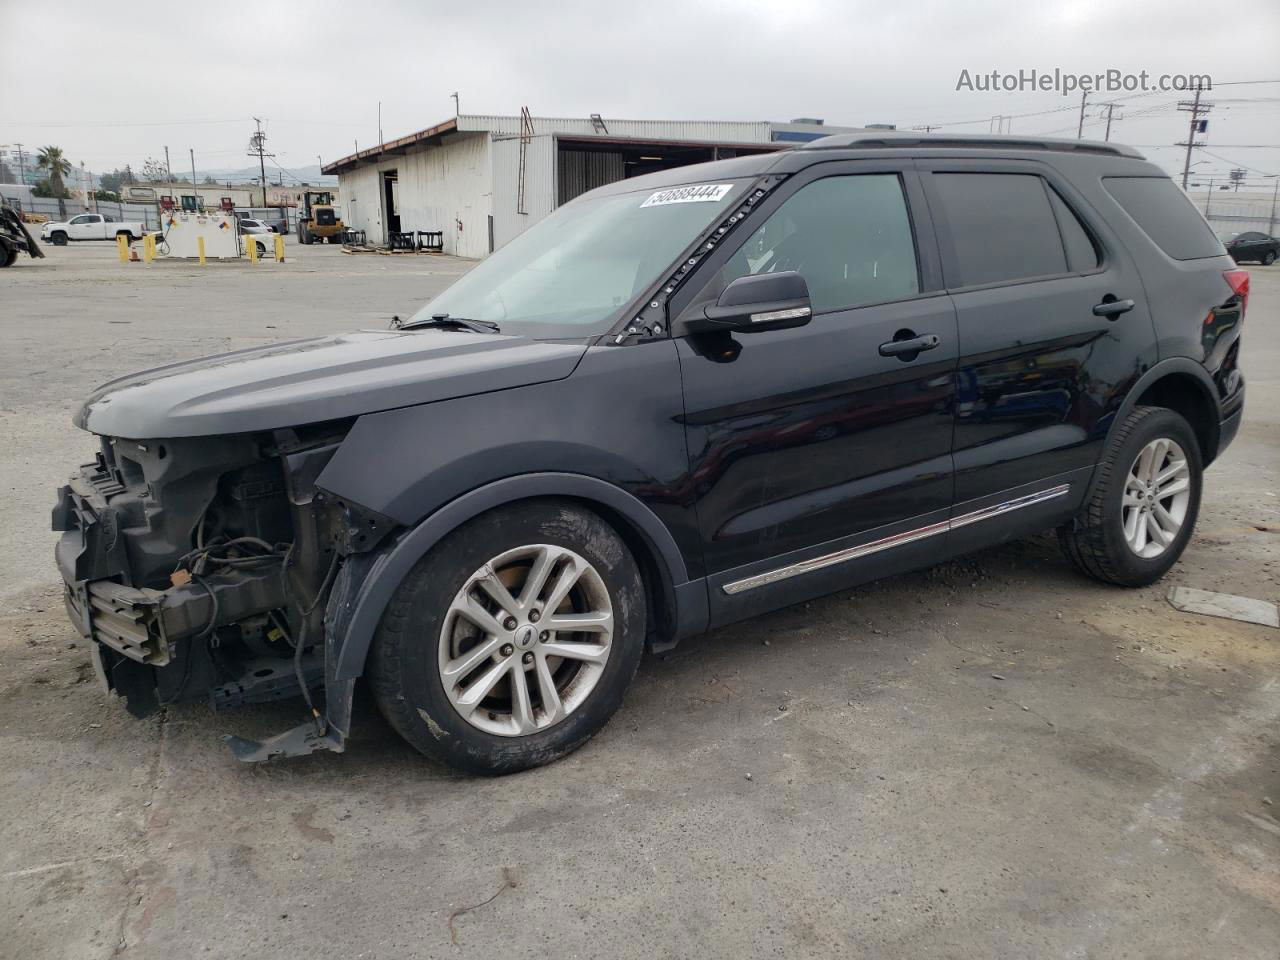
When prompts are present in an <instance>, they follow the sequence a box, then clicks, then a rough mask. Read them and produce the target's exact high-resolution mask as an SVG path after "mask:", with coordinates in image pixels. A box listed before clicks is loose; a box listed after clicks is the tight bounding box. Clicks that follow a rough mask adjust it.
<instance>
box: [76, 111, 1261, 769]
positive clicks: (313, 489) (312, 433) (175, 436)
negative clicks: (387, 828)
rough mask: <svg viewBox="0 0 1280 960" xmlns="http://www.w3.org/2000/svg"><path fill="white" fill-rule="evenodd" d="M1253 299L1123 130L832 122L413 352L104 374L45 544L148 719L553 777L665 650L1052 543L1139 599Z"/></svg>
mask: <svg viewBox="0 0 1280 960" xmlns="http://www.w3.org/2000/svg"><path fill="white" fill-rule="evenodd" d="M1248 292H1249V284H1248V275H1247V274H1246V273H1244V272H1242V271H1239V270H1237V269H1236V268H1235V265H1234V263H1233V262H1232V260H1231V258H1230V257H1228V256H1227V254H1226V251H1225V250H1224V249H1223V246H1222V244H1221V242H1220V241H1219V240H1218V238H1217V237H1215V236H1214V234H1213V232H1212V231H1211V230H1210V229H1209V226H1208V225H1207V224H1206V222H1205V221H1204V219H1203V218H1202V217H1201V216H1200V214H1199V213H1198V212H1196V210H1195V209H1194V208H1193V207H1192V205H1191V204H1190V203H1189V202H1188V200H1187V199H1186V197H1185V196H1184V195H1183V194H1182V192H1181V191H1180V190H1178V188H1177V187H1176V186H1175V185H1174V184H1173V182H1172V181H1171V180H1170V179H1169V178H1168V177H1167V176H1166V175H1165V174H1164V173H1163V172H1162V171H1161V170H1160V169H1159V168H1157V167H1155V166H1153V165H1152V164H1150V163H1147V162H1145V161H1144V160H1143V158H1142V157H1141V156H1140V155H1139V154H1138V153H1136V152H1135V151H1133V150H1132V149H1128V148H1125V147H1121V146H1116V145H1115V144H1104V143H1090V142H1087V141H1047V140H1021V139H1013V138H996V139H992V138H960V137H947V138H932V139H930V138H922V137H912V136H892V135H890V136H878V137H875V138H864V137H860V136H837V137H829V138H826V139H824V140H820V141H817V142H815V143H813V144H809V145H806V146H804V147H802V148H799V149H793V150H788V151H785V152H780V153H775V154H769V155H763V156H752V157H744V158H738V159H734V160H725V161H719V162H716V163H710V164H705V165H701V166H689V167H682V168H679V169H675V170H670V171H666V172H663V173H658V174H654V175H651V176H644V177H638V178H635V179H630V180H624V181H622V182H619V183H615V184H612V185H610V186H607V187H603V188H601V189H598V190H595V191H593V192H591V193H588V194H585V195H584V196H582V197H581V198H579V199H577V200H574V201H573V202H572V203H569V204H567V205H566V206H564V207H562V208H560V209H559V210H558V211H556V212H555V213H554V214H553V215H552V216H550V217H548V218H547V219H546V220H544V221H542V222H541V223H539V224H538V225H536V226H535V227H533V228H532V229H530V230H528V231H527V232H525V233H524V234H523V235H522V236H521V237H520V238H519V239H517V240H515V241H513V242H512V243H510V244H509V245H507V246H506V247H504V248H503V249H502V250H500V251H499V252H498V253H496V254H495V255H493V256H492V257H490V258H489V259H488V260H486V261H485V262H483V263H481V264H480V265H478V266H477V267H476V268H475V269H474V270H472V271H471V272H470V273H468V274H467V275H466V276H464V277H463V278H462V279H460V280H459V281H458V282H457V283H456V284H454V286H453V287H451V288H450V289H449V290H447V291H446V292H445V293H443V294H442V295H440V296H439V297H437V298H436V300H435V301H434V302H432V303H431V304H430V305H429V306H427V307H426V308H424V309H423V310H422V311H421V312H420V313H419V314H418V315H417V316H415V317H413V318H412V319H410V320H409V321H407V322H405V323H404V324H403V325H400V326H398V327H397V328H396V329H392V330H385V331H366V332H360V333H353V334H350V335H346V336H336V337H323V338H317V339H311V340H301V341H295V342H290V343H280V344H277V345H275V346H270V347H265V348H259V349H252V350H245V351H241V352H237V353H231V354H225V355H222V356H218V357H213V358H210V359H207V360H198V361H193V362H187V363H178V364H173V365H170V366H166V367H161V368H158V369H155V370H150V371H147V372H145V373H140V374H135V375H133V376H129V377H125V378H123V379H120V380H116V381H114V382H112V383H109V384H107V385H105V386H103V387H102V388H100V389H99V390H97V391H96V392H95V393H94V394H93V395H92V396H90V397H89V398H88V400H87V401H86V402H85V404H84V406H83V408H82V409H81V410H80V412H79V413H78V415H77V416H76V418H75V422H76V423H77V425H79V426H80V427H82V428H84V429H85V430H89V431H92V432H93V433H95V434H98V435H99V436H100V437H101V453H99V454H98V455H97V460H96V462H94V463H92V464H88V465H86V466H84V467H83V468H81V469H80V471H79V472H78V473H77V474H76V475H75V476H74V477H73V479H72V481H71V483H70V484H69V485H68V486H65V487H63V488H62V490H61V492H60V495H59V500H58V505H57V507H56V508H55V510H54V526H55V528H56V529H58V530H61V531H64V533H63V536H62V539H61V542H60V544H59V546H58V548H57V562H58V566H59V568H60V570H61V573H62V576H63V579H64V580H65V582H66V605H67V609H68V611H69V613H70V615H71V618H72V619H73V620H74V622H75V624H76V626H77V627H78V628H79V629H80V631H81V632H82V633H83V634H84V636H85V637H88V638H91V639H92V641H93V642H92V643H91V644H90V646H91V649H92V650H93V656H94V660H95V664H96V666H97V667H98V672H99V675H100V677H101V678H102V680H103V682H104V683H105V684H106V685H107V686H108V687H109V688H112V689H114V690H116V691H117V692H118V693H119V694H120V695H122V696H123V697H124V698H125V700H126V703H127V706H128V708H129V709H130V710H131V711H133V712H135V713H138V714H144V713H146V712H148V711H151V710H154V709H156V708H157V707H158V706H159V705H161V704H164V703H168V702H172V701H174V700H178V699H181V698H193V697H197V696H208V697H210V698H211V699H212V702H213V704H214V706H215V707H216V708H219V709H221V708H224V707H231V706H235V705H236V704H240V703H245V702H253V701H262V700H267V699H273V698H278V697H283V696H297V695H299V694H301V695H303V696H304V697H306V702H307V705H308V707H309V709H310V713H309V715H308V719H307V721H306V722H305V723H303V724H301V725H300V726H298V727H297V728H295V729H293V730H290V731H286V732H284V733H281V734H280V735H278V736H276V737H274V738H271V739H269V740H267V741H265V742H262V743H257V742H251V741H247V740H242V739H239V738H236V737H230V738H228V739H229V741H230V744H231V747H232V749H233V750H234V752H235V753H236V754H237V755H238V756H240V757H241V758H242V759H246V760H255V759H264V758H266V757H269V756H273V755H278V754H284V755H294V754H300V753H305V752H309V751H311V750H315V749H330V750H341V749H343V746H344V744H345V741H346V738H347V736H348V734H349V730H350V718H351V701H352V692H353V688H354V685H355V683H356V681H357V680H358V679H359V678H361V677H366V678H367V679H368V681H369V684H370V686H371V688H372V691H373V695H374V697H375V698H376V700H377V703H378V705H379V706H380V708H381V710H382V712H383V713H384V714H385V715H386V717H387V719H388V720H389V721H390V723H391V724H392V726H394V727H395V728H396V729H397V730H398V731H399V732H400V733H401V734H403V736H404V737H405V738H406V739H407V740H409V741H410V743H412V744H413V745H414V746H415V747H417V748H418V749H419V750H421V751H422V752H424V753H426V754H428V755H430V756H432V757H434V758H436V759H438V760H441V761H443V762H445V763H448V764H452V765H454V766H457V767H460V768H463V769H466V770H471V771H477V772H487V773H495V772H506V771H513V770H519V769H522V768H526V767H530V766H533V765H536V764H540V763H545V762H547V761H550V760H552V759H554V758H556V757H559V756H562V755H563V754H565V753H567V752H568V751H570V750H572V749H574V748H575V747H577V746H579V745H580V744H582V743H583V742H584V741H585V740H586V739H587V738H588V737H590V736H591V735H592V734H593V733H595V731H597V730H599V729H600V728H601V727H602V726H603V725H604V723H605V722H606V721H607V720H608V718H609V716H610V715H611V714H612V713H613V712H614V711H615V710H617V709H618V706H619V704H620V703H621V702H622V698H623V693H624V691H625V690H626V687H627V684H628V683H629V682H630V680H631V677H632V675H633V674H634V673H635V670H636V666H637V664H638V662H639V660H640V657H641V654H642V652H643V651H644V650H645V649H646V648H649V649H663V648H666V647H669V646H670V645H672V644H674V643H675V642H676V641H677V640H679V639H680V638H681V637H686V636H689V635H690V634H695V633H698V632H700V631H705V630H707V629H708V628H711V627H718V626H721V625H724V624H726V623H731V622H733V621H735V620H738V619H741V618H744V617H750V616H753V615H755V614H758V613H761V612H762V611H766V610H773V609H775V608H778V607H782V606H784V605H787V604H792V603H796V602H797V601H801V600H805V599H807V598H810V597H815V596H818V595H820V594H825V593H828V592H831V591H834V590H837V589H843V588H847V587H849V586H851V585H853V584H857V583H859V582H863V581H867V580H871V579H873V578H877V577H883V576H886V575H889V574H894V573H898V572H901V571H905V570H910V569H912V568H917V567H922V566H926V565H929V564H934V563H938V562H939V561H941V560H945V559H947V558H949V557H953V556H955V555H957V554H961V553H964V552H966V551H971V550H974V549H976V548H979V547H983V546H986V545H988V544H992V543H997V542H1000V541H1004V540H1008V539H1010V538H1014V537H1021V536H1024V535H1027V534H1032V533H1035V532H1037V531H1040V530H1045V529H1049V528H1056V529H1057V530H1058V535H1059V537H1060V538H1061V542H1062V545H1063V548H1064V549H1065V551H1066V553H1067V555H1068V556H1069V557H1070V558H1071V560H1072V562H1073V563H1075V565H1076V566H1077V567H1079V568H1080V570H1082V571H1083V572H1084V573H1085V574H1087V575H1089V576H1091V577H1093V578H1095V579H1097V580H1100V581H1103V582H1105V583H1111V584H1120V585H1126V586H1133V585H1139V584H1147V583H1151V582H1152V581H1154V580H1156V579H1157V578H1159V577H1160V576H1161V575H1163V574H1164V573H1165V572H1166V571H1167V570H1168V569H1169V568H1170V566H1172V564H1173V563H1174V562H1175V561H1176V560H1177V558H1178V556H1179V555H1180V554H1181V552H1182V550H1183V549H1184V547H1185V546H1186V544H1187V541H1188V540H1189V539H1190V537H1191V533H1192V528H1193V526H1194V524H1195V520H1196V514H1197V511H1198V508H1199V504H1200V496H1201V485H1202V474H1203V470H1204V468H1205V466H1206V465H1207V464H1209V463H1210V462H1212V461H1213V459H1214V458H1215V457H1217V456H1218V455H1219V454H1220V453H1221V452H1222V450H1223V449H1224V448H1225V447H1226V445H1227V444H1228V443H1229V442H1230V441H1231V439H1232V437H1233V436H1234V435H1235V433H1236V430H1237V428H1238V426H1239V424H1240V418H1241V412H1242V407H1243V402H1244V383H1243V378H1242V377H1241V374H1240V370H1239V365H1238V363H1237V360H1238V356H1239V350H1240V334H1241V326H1242V322H1243V319H1244V314H1245V308H1246V305H1247V302H1248Z"/></svg>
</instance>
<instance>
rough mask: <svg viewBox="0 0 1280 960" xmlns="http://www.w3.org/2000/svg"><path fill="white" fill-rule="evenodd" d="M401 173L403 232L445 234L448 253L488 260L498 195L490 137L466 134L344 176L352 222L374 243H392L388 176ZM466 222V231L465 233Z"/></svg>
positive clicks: (399, 190)
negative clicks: (386, 215) (386, 211)
mask: <svg viewBox="0 0 1280 960" xmlns="http://www.w3.org/2000/svg"><path fill="white" fill-rule="evenodd" d="M388 170H395V171H396V179H397V197H396V203H397V208H398V209H397V212H398V213H399V215H400V229H401V230H439V231H441V232H442V233H443V234H444V236H443V240H444V252H445V253H451V254H455V255H456V256H460V257H476V258H479V257H484V256H486V255H487V254H488V252H489V212H490V194H491V192H492V180H491V166H490V161H489V138H488V137H487V136H486V135H483V134H479V135H477V134H465V135H460V136H457V137H455V138H446V140H445V143H444V144H443V145H441V146H438V147H425V148H422V149H417V150H411V151H410V152H409V153H408V154H406V155H405V156H402V157H390V158H388V159H386V160H382V161H380V162H378V163H377V164H370V165H369V166H364V167H357V168H356V169H355V170H352V171H350V172H344V173H342V174H340V175H339V185H340V186H341V189H342V196H343V206H344V207H345V209H346V222H347V223H348V224H349V225H350V226H351V227H353V228H354V229H357V230H364V231H365V234H366V236H367V238H368V240H369V242H370V243H372V244H383V243H386V240H387V237H386V232H385V230H384V225H383V222H382V174H383V173H384V172H386V171H388ZM459 223H461V225H462V226H461V229H459V226H458V225H459Z"/></svg>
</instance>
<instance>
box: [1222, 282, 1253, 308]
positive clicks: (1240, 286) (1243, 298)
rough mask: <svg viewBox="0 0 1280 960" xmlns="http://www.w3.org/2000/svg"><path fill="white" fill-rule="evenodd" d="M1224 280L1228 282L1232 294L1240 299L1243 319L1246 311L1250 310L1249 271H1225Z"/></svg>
mask: <svg viewBox="0 0 1280 960" xmlns="http://www.w3.org/2000/svg"><path fill="white" fill-rule="evenodd" d="M1222 279H1224V280H1226V281H1227V286H1229V287H1230V288H1231V292H1232V293H1234V294H1235V295H1236V296H1237V297H1239V298H1240V316H1241V317H1242V318H1243V317H1244V314H1245V311H1246V310H1248V309H1249V271H1248V270H1224V271H1223V272H1222Z"/></svg>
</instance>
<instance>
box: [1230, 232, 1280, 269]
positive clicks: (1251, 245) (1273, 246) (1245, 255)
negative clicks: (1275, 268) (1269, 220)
mask: <svg viewBox="0 0 1280 960" xmlns="http://www.w3.org/2000/svg"><path fill="white" fill-rule="evenodd" d="M1227 253H1229V254H1231V259H1233V260H1234V261H1235V262H1236V263H1245V262H1246V261H1250V260H1252V261H1254V262H1256V263H1260V264H1262V265H1263V266H1264V267H1269V266H1271V264H1273V263H1275V262H1276V258H1277V257H1280V240H1278V239H1276V238H1275V237H1272V236H1268V235H1267V234H1265V233H1258V232H1257V231H1250V232H1249V233H1240V234H1236V236H1234V237H1232V238H1231V239H1230V240H1229V241H1227Z"/></svg>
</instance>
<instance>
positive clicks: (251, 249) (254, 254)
mask: <svg viewBox="0 0 1280 960" xmlns="http://www.w3.org/2000/svg"><path fill="white" fill-rule="evenodd" d="M244 252H245V253H247V254H248V255H249V262H250V263H257V262H258V241H257V240H255V239H254V238H253V234H251V233H246V234H244Z"/></svg>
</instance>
